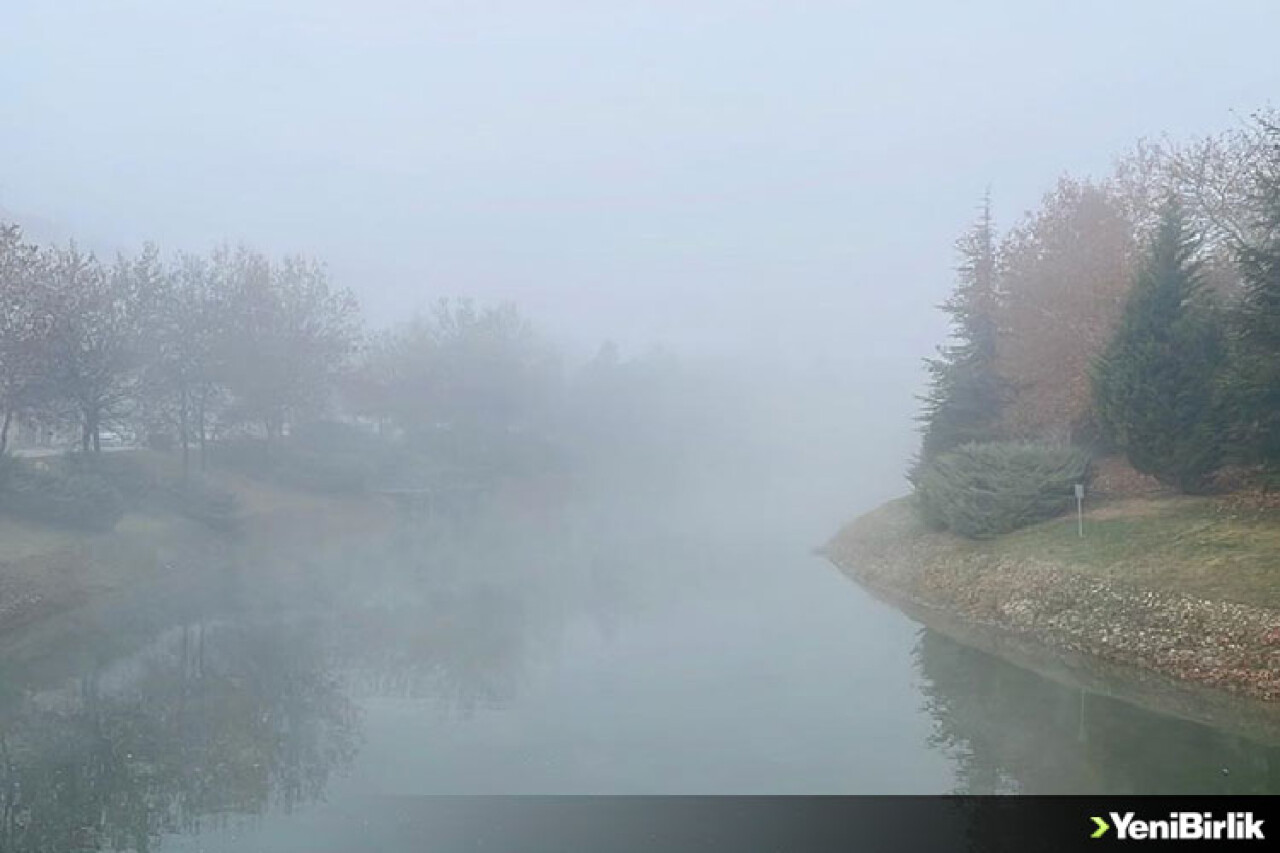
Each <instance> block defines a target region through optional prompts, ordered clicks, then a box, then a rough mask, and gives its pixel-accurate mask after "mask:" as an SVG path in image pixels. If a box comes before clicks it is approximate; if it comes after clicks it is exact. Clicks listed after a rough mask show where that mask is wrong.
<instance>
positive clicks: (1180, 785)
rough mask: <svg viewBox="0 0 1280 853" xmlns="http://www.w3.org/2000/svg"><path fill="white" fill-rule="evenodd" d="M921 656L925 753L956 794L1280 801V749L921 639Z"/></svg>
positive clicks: (936, 637) (926, 635)
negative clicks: (950, 764)
mask: <svg viewBox="0 0 1280 853" xmlns="http://www.w3.org/2000/svg"><path fill="white" fill-rule="evenodd" d="M914 656H915V660H916V666H917V668H918V671H919V674H920V678H921V691H922V693H923V695H924V707H925V709H926V710H927V711H928V713H929V715H930V716H931V717H932V718H933V721H934V727H933V732H932V734H931V735H930V738H929V744H930V746H932V747H934V748H936V749H940V750H943V751H944V752H945V753H946V754H947V755H948V756H950V757H951V758H952V759H953V760H954V761H955V768H956V769H955V772H956V787H955V792H956V793H973V794H989V793H1026V794H1067V793H1077V794H1078V793H1136V794H1153V793H1197V794H1199V793H1204V794H1210V793H1213V794H1264V793H1274V792H1276V791H1280V748H1277V747H1274V746H1264V745H1262V744H1258V743H1255V742H1253V741H1250V740H1247V739H1245V738H1242V737H1238V736H1235V735H1232V734H1229V733H1227V732H1223V731H1219V730H1216V729H1212V728H1209V727H1207V726H1203V725H1199V724H1197V723H1193V722H1189V721H1186V720H1181V719H1177V718H1174V717H1167V716H1161V715H1159V714H1154V713H1151V712H1149V711H1146V710H1143V709H1141V708H1138V707H1136V706H1134V705H1130V704H1128V703H1125V702H1122V701H1120V700H1118V699H1113V698H1111V697H1108V696H1102V695H1098V694H1096V693H1088V692H1085V691H1082V690H1077V689H1073V688H1071V687H1068V686H1065V685H1063V684H1059V683H1058V682H1055V681H1052V680H1049V679H1047V678H1043V677H1041V676H1039V675H1037V674H1036V673H1034V672H1031V671H1029V670H1025V669H1021V668H1019V667H1016V666H1014V665H1012V664H1010V663H1007V662H1005V661H1003V660H1001V659H999V658H997V657H993V656H992V655H989V654H986V653H983V652H980V651H977V650H975V649H972V648H969V647H967V646H963V645H961V644H959V643H956V642H954V641H952V640H950V639H948V638H946V637H944V636H943V635H941V634H938V633H936V632H934V631H931V630H928V629H925V630H923V631H922V632H921V634H920V640H919V642H918V643H917V645H916V648H915V651H914Z"/></svg>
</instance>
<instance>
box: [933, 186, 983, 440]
mask: <svg viewBox="0 0 1280 853" xmlns="http://www.w3.org/2000/svg"><path fill="white" fill-rule="evenodd" d="M956 249H957V251H958V252H959V254H960V259H961V262H960V266H959V267H958V268H957V270H956V272H957V274H958V281H957V283H956V287H955V290H954V291H953V292H952V294H951V297H950V298H949V299H948V300H947V301H946V302H944V303H943V304H942V305H941V306H939V307H940V308H941V309H942V310H943V311H945V312H946V313H947V315H948V316H949V318H950V321H951V339H950V341H949V343H948V344H947V345H945V346H941V347H939V348H938V355H937V357H936V358H930V359H926V360H925V367H926V369H927V370H928V373H929V390H928V392H927V393H926V394H925V396H923V397H922V398H921V402H922V404H923V407H922V411H921V413H920V417H919V420H920V422H921V424H922V432H923V441H922V443H921V451H920V461H921V462H928V461H929V460H930V459H932V458H933V457H934V456H936V455H937V454H939V453H944V452H946V451H947V450H950V449H951V448H953V447H957V446H959V445H961V444H966V443H968V442H973V441H987V440H990V439H991V438H992V437H993V432H994V429H995V424H996V421H997V420H998V418H999V416H1000V409H1001V406H1002V404H1003V402H1004V389H1003V384H1002V382H1001V380H1000V378H999V376H998V375H997V373H996V370H995V356H996V306H997V301H998V299H999V291H998V287H997V269H996V235H995V227H994V225H993V223H992V219H991V197H990V195H987V196H986V197H984V198H983V202H982V211H981V213H980V214H979V216H978V220H977V222H975V223H974V225H973V227H972V228H970V229H969V231H968V232H967V233H966V234H965V235H964V236H963V237H961V238H960V239H959V240H958V241H957V242H956Z"/></svg>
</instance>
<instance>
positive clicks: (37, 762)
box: [0, 495, 1280, 851]
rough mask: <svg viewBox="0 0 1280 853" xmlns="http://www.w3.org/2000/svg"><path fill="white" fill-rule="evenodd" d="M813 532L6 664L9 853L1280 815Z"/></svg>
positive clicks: (600, 557)
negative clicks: (851, 560) (667, 822)
mask: <svg viewBox="0 0 1280 853" xmlns="http://www.w3.org/2000/svg"><path fill="white" fill-rule="evenodd" d="M804 516H805V513H803V512H801V511H800V509H799V508H797V507H792V508H791V509H790V510H784V509H783V508H779V507H776V506H775V507H773V508H772V509H770V510H769V511H766V508H765V507H764V506H761V505H755V506H753V501H752V500H751V499H750V498H749V496H747V497H743V496H741V495H739V496H738V498H737V499H735V500H733V501H730V500H728V499H727V498H725V497H724V496H715V495H708V496H706V497H705V498H704V499H702V500H695V499H692V498H689V499H686V500H684V501H682V502H679V503H673V502H672V501H669V500H668V501H649V502H646V501H644V500H642V499H638V498H637V499H634V500H632V501H630V503H629V504H626V505H623V504H622V503H621V502H620V503H619V504H618V505H616V506H610V507H609V508H608V509H607V510H606V509H603V508H601V507H600V506H599V505H598V504H595V505H592V506H580V507H576V508H570V509H569V510H567V511H564V512H550V511H528V510H527V511H525V512H523V513H519V514H515V515H513V514H511V513H502V514H490V515H488V516H486V517H484V518H480V519H469V520H468V521H467V523H465V524H449V523H448V522H445V521H442V522H439V523H438V525H437V527H436V528H435V529H432V530H423V529H420V528H419V527H417V526H412V525H410V526H406V527H405V528H404V529H402V530H401V531H399V533H397V534H396V535H395V536H393V537H391V538H389V539H388V540H387V541H384V542H378V543H364V544H360V545H355V544H353V545H350V546H347V547H345V548H342V549H335V550H330V551H328V552H326V553H324V554H322V555H316V556H313V557H309V558H307V559H306V560H299V559H298V558H296V557H290V558H282V557H271V556H263V557H262V558H261V559H260V560H258V561H256V562H253V563H246V564H245V565H243V566H241V567H239V569H238V570H236V571H234V572H219V573H210V572H205V573H203V574H200V573H196V574H198V575H200V576H201V577H203V580H199V581H197V580H194V579H193V580H191V581H184V582H181V583H178V582H175V583H172V584H169V585H166V586H164V587H160V588H155V589H150V590H145V591H142V592H140V593H139V594H137V595H134V596H132V597H131V598H129V599H128V600H121V601H116V602H104V603H102V604H100V605H98V606H95V607H94V608H92V609H89V610H86V611H83V612H81V613H77V614H73V615H71V616H66V617H61V618H60V619H59V620H57V621H55V622H52V623H49V624H47V625H43V626H40V627H38V628H35V629H32V630H31V631H28V632H26V633H25V634H23V635H19V636H16V637H9V638H6V640H5V643H4V648H3V653H2V655H0V667H2V668H0V733H2V734H3V738H2V739H0V750H2V752H3V754H2V755H0V758H2V759H3V766H2V767H0V781H3V800H2V801H0V805H3V807H4V808H3V820H4V824H3V827H2V828H0V830H2V832H0V841H3V843H2V844H0V849H4V850H15V851H18V850H44V849H59V850H61V849H73V848H74V846H75V845H80V846H81V847H83V848H85V849H94V848H95V846H100V847H103V848H107V849H110V848H112V847H121V848H129V847H134V848H138V849H143V848H150V849H165V850H170V849H171V850H246V849H265V850H293V849H298V850H310V849H328V848H326V847H325V843H326V842H332V841H333V839H334V837H335V835H334V833H335V832H336V831H337V827H347V828H349V827H350V826H352V825H354V824H359V822H360V820H361V815H367V814H368V813H369V812H368V811H367V808H366V807H367V806H368V804H369V803H371V802H374V800H373V799H372V798H375V797H379V796H380V795H387V794H411V795H417V794H435V793H538V792H556V793H560V792H604V793H640V792H645V793H651V792H663V793H711V792H715V793H729V792H742V793H799V792H852V793H863V792H865V793H871V792H894V793H928V792H950V791H975V792H989V791H1001V792H1096V791H1114V792H1172V791H1194V792H1202V791H1203V792H1223V793H1226V792H1280V751H1278V750H1277V749H1275V748H1273V747H1267V746H1263V745H1260V744H1255V743H1251V742H1248V741H1245V740H1242V739H1240V738H1238V737H1234V736H1232V735H1229V734H1226V733H1224V732H1219V731H1215V730H1213V729H1209V728H1205V727H1202V726H1199V725H1195V724H1191V723H1188V722H1184V721H1179V720H1175V719H1171V718H1166V717H1160V716H1157V715H1154V714H1151V713H1148V712H1145V711H1142V710H1139V709H1137V708H1134V707H1130V706H1127V705H1124V704H1122V703H1119V702H1117V701H1115V700H1111V699H1107V698H1105V697H1102V696H1082V695H1081V694H1080V693H1079V692H1078V691H1073V690H1070V689H1068V688H1065V687H1062V686H1060V685H1058V684H1056V683H1053V682H1050V681H1046V680H1044V679H1042V678H1040V677H1038V676H1036V675H1035V674H1033V673H1030V672H1026V671H1023V670H1020V669H1017V668H1015V667H1012V666H1010V665H1008V664H1005V663H1003V662H1000V661H998V660H996V659H993V658H991V657H989V656H986V655H984V654H981V653H978V652H975V651H972V650H969V649H966V648H964V647H961V646H958V645H956V644H954V643H952V642H950V641H948V640H946V639H944V638H942V637H941V636H939V635H936V634H934V633H931V632H929V631H927V630H923V629H921V628H920V627H919V626H918V625H916V624H914V623H912V622H911V621H909V620H908V619H907V618H905V617H904V616H902V615H900V614H898V613H897V612H896V611H894V610H892V609H890V608H888V607H887V606H885V605H883V604H880V603H879V602H876V601H874V600H873V599H871V598H869V597H868V596H867V595H866V594H865V593H863V592H862V591H861V590H860V589H858V588H857V587H856V586H854V585H852V584H851V583H849V582H848V581H846V580H845V579H844V578H843V577H841V576H840V575H839V574H837V573H836V572H835V571H834V570H832V569H831V568H829V567H828V566H827V565H826V564H825V563H824V562H823V561H821V560H820V559H818V558H816V557H813V556H810V553H809V552H810V548H811V547H812V545H813V544H814V543H815V542H818V541H820V540H821V539H822V538H823V536H824V535H825V533H826V532H827V531H825V530H822V529H820V526H819V525H815V524H814V523H813V521H812V519H809V520H804ZM446 526H447V529H446ZM362 832H365V833H367V834H368V835H367V837H376V834H377V828H376V826H368V825H366V826H365V827H364V829H363V830H362Z"/></svg>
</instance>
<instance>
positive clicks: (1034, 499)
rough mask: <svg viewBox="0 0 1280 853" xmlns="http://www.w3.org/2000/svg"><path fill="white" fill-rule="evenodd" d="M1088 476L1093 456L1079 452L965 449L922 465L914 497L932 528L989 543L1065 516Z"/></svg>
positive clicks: (1006, 446)
mask: <svg viewBox="0 0 1280 853" xmlns="http://www.w3.org/2000/svg"><path fill="white" fill-rule="evenodd" d="M1089 474H1090V466H1089V456H1088V454H1087V453H1085V452H1084V451H1082V450H1079V449H1077V448H1068V447H1047V446H1044V445H1038V444H1027V443H1015V442H995V443H990V444H966V445H963V446H961V447H957V448H956V449H955V450H952V451H950V452H948V453H943V454H941V455H940V456H938V457H937V458H935V459H933V460H932V461H931V462H929V463H928V464H926V465H924V466H922V467H921V468H920V469H919V470H918V471H917V472H916V473H915V476H914V482H915V495H916V502H917V506H918V508H919V510H920V513H921V515H922V517H923V518H924V520H925V521H926V522H928V523H929V524H931V525H932V526H934V527H939V528H944V529H948V530H951V531H954V532H955V533H958V534H960V535H961V536H967V537H969V538H971V539H985V538H989V537H992V536H998V535H1000V534H1001V533H1008V532H1010V531H1012V530H1017V529H1018V528H1019V527H1025V526H1026V525H1028V524H1034V523H1036V522H1038V521H1043V520H1045V519H1047V518H1052V517H1054V516H1056V515H1060V514H1061V513H1063V512H1065V511H1066V510H1067V509H1069V508H1070V507H1071V506H1073V505H1074V487H1075V484H1077V483H1086V482H1087V481H1088V478H1089Z"/></svg>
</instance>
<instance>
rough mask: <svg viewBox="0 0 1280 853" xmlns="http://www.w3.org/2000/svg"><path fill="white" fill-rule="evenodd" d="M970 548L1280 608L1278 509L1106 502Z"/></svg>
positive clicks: (1176, 501)
mask: <svg viewBox="0 0 1280 853" xmlns="http://www.w3.org/2000/svg"><path fill="white" fill-rule="evenodd" d="M965 547H969V548H974V549H978V550H983V551H989V552H990V553H992V554H995V555H1000V556H1007V557H1012V558H1015V559H1016V558H1019V557H1037V558H1041V559H1047V560H1051V561H1053V562H1055V563H1059V564H1062V565H1065V566H1069V567H1072V568H1074V569H1076V570H1078V571H1083V572H1091V573H1096V574H1098V575H1102V576H1104V577H1107V578H1114V579H1116V580H1120V581H1126V582H1130V583H1133V584H1135V585H1138V586H1144V587H1149V588H1153V589H1166V590H1172V591H1177V592H1183V593H1188V594H1190V595H1195V596H1198V597H1201V598H1208V599H1220V600H1226V601H1238V602H1242V603H1245V604H1257V605H1262V606H1266V607H1273V608H1280V511H1277V510H1274V509H1238V508H1235V507H1233V506H1231V505H1230V504H1228V503H1227V502H1225V501H1222V500H1217V499H1213V498H1198V497H1170V498H1156V499H1140V500H1139V499H1135V500H1128V501H1118V502H1114V503H1110V504H1104V505H1102V506H1098V507H1095V508H1093V509H1092V510H1088V511H1086V513H1085V535H1084V538H1083V539H1081V538H1080V537H1079V535H1078V533H1077V530H1076V518H1075V514H1074V513H1072V514H1071V515H1069V516H1064V517H1062V518H1059V519H1055V520H1053V521H1048V522H1045V523H1043V524H1038V525H1035V526H1033V527H1028V528H1025V529H1023V530H1019V531H1016V532H1014V533H1010V534H1008V535H1006V536H1002V537H999V538H998V539H994V540H991V541H989V542H975V543H966V545H965Z"/></svg>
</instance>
